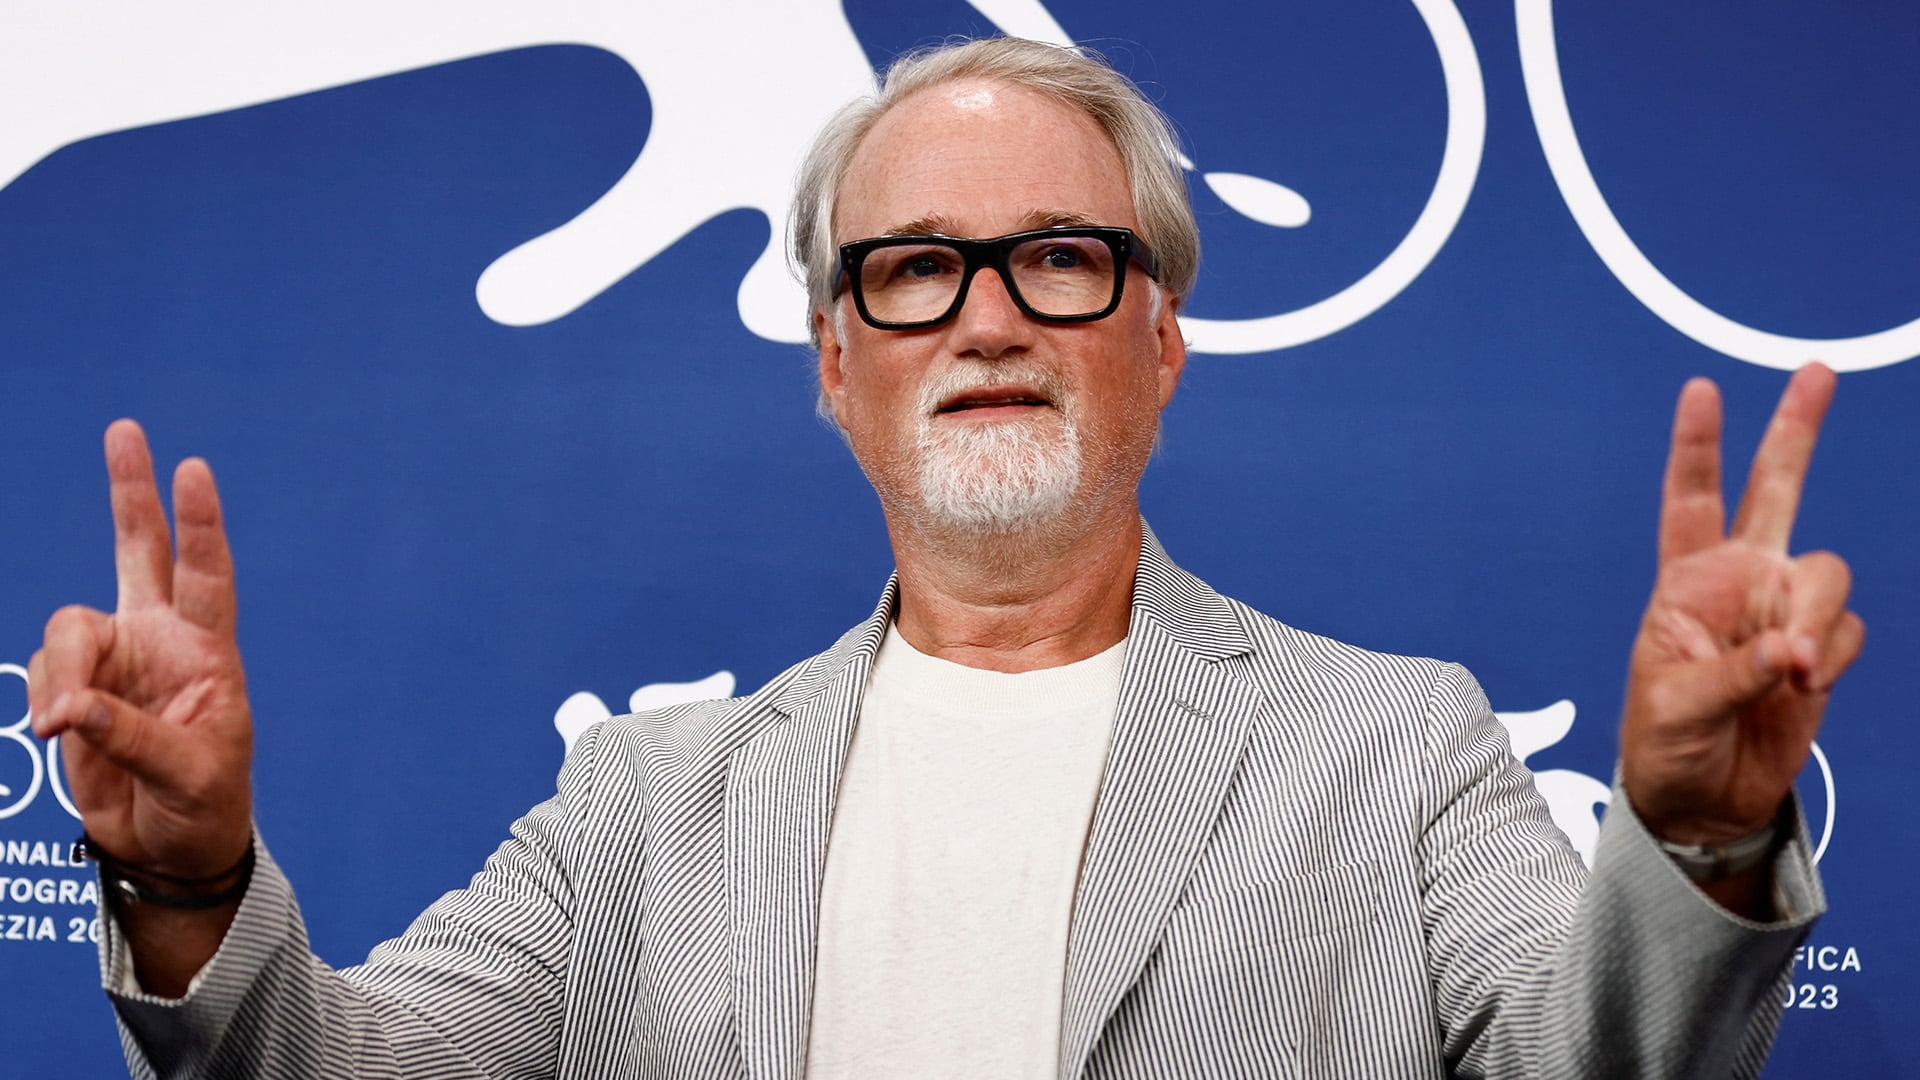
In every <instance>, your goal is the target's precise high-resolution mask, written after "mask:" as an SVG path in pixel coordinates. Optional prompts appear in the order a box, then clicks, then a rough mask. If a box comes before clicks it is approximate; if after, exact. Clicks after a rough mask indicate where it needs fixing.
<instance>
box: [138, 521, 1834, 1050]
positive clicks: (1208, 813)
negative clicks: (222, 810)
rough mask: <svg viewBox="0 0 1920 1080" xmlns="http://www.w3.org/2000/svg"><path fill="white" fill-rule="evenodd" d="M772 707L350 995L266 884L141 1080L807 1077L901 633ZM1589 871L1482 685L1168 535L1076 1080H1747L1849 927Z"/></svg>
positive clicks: (1109, 804)
mask: <svg viewBox="0 0 1920 1080" xmlns="http://www.w3.org/2000/svg"><path fill="white" fill-rule="evenodd" d="M894 600H895V594H894V588H893V586H892V585H891V584H889V586H888V588H887V590H886V592H885V594H884V595H883V596H882V598H881V601H880V604H879V606H878V607H877V608H876V609H875V610H874V613H873V616H872V617H871V618H870V619H868V620H867V621H866V622H864V623H862V624H861V625H859V626H857V627H855V628H854V629H853V630H851V631H849V632H848V633H847V634H846V635H845V636H844V637H843V638H841V639H840V641H839V642H838V643H836V644H835V645H834V646H833V647H832V648H831V649H829V650H827V651H826V652H824V653H821V654H820V655H818V656H815V657H812V658H811V659H808V660H806V661H804V662H802V663H800V664H798V665H796V666H795V667H793V668H792V669H790V670H788V671H787V672H785V673H783V674H781V675H780V676H779V677H777V678H775V679H774V680H773V681H772V682H770V683H768V684H767V685H766V686H765V687H764V688H762V689H761V690H759V691H758V692H756V693H754V694H753V695H751V696H749V697H746V698H739V699H733V700H728V701H711V702H704V703H700V704H695V705H689V706H681V707H676V708H672V709H667V710H663V711H658V712H653V713H648V714H642V715H637V716H628V717H621V718H617V719H614V720H611V721H608V722H606V723H604V724H602V725H599V726H598V727H596V728H594V729H592V730H590V731H588V732H587V733H586V734H585V735H584V736H582V738H581V739H580V741H579V743H578V744H577V745H576V747H575V749H574V751H573V753H572V754H571V755H570V756H569V758H568V761H567V763H566V765H565V767H564V768H563V770H562V772H561V774H560V781H559V789H558V792H557V793H556V794H555V795H554V797H553V798H552V799H550V800H548V801H547V802H545V803H543V804H541V805H540V806H538V807H536V808H534V809H533V810H532V811H531V812H529V813H528V814H527V815H526V816H525V817H524V818H522V819H521V820H520V821H518V822H516V823H515V824H514V826H513V829H512V836H511V838H510V839H509V840H508V841H507V842H506V843H505V844H503V845H502V846H501V848H500V849H499V851H498V852H496V853H495V854H494V855H493V856H492V857H491V858H490V859H489V860H488V862H487V864H486V866H485V868H484V869H482V871H481V872H480V873H479V874H478V875H476V876H475V877H474V879H473V881H472V883H471V884H470V885H468V886H467V887H466V888H464V889H461V890H458V891H456V892H452V893H449V894H447V895H446V896H445V897H443V898H442V899H441V900H439V901H437V902H436V903H434V904H433V905H432V906H431V907H430V908H428V909H427V911H426V912H424V913H423V914H422V915H421V916H420V917H419V919H418V920H417V921H416V922H415V923H414V924H413V926H412V927H411V928H410V929H408V930H407V931H406V933H405V934H403V935H402V936H401V937H399V938H397V939H395V940H393V941H389V942H387V943H385V944H383V945H381V946H380V947H378V948H377V949H375V950H374V952H373V953H372V955H371V956H369V957H368V960H367V962H366V963H365V964H364V965H362V966H360V967H356V968H351V969H348V970H345V971H341V972H335V971H332V970H330V969H328V968H327V967H326V966H325V965H323V964H322V963H321V962H320V961H319V960H318V959H316V958H315V957H314V956H313V955H312V954H311V951H310V950H309V949H308V946H307V942H306V936H305V931H304V929H303V925H302V923H301V921H300V915H299V911H298V908H297V906H296V904H295V902H294V898H293V894H292V891H291V889H290V887H289V885H288V884H287V881H286V879H285V877H284V876H283V875H282V874H281V873H280V871H279V870H278V868H277V867H276V866H275V864H274V862H273V860H272V859H271V858H270V857H269V856H268V855H267V854H266V853H265V849H264V847H262V848H260V851H261V856H260V860H259V868H258V869H257V870H256V876H255V879H254V882H253V885H252V887H251V889H250V891H249V893H248V895H247V897H246V899H245V901H244V903H243V904H242V906H241V909H240V913H239V915H238V916H237V918H236V920H235V922H234V925H233V928H232V930H231V931H230V932H229V934H228V937H227V940H226V942H225V944H224V945H223V946H222V948H221V950H220V952H219V954H218V955H217V956H216V957H215V958H214V960H213V961H211V962H210V963H209V965H208V966H207V968H206V969H205V970H204V971H203V972H202V973H201V975H200V978H199V980H198V982H197V983H196V985H195V987H194V989H193V990H191V991H190V993H189V994H188V995H187V997H186V998H184V999H182V1000H180V1001H163V1000H159V999H155V998H151V997H149V996H146V995H143V994H139V993H121V992H119V991H120V990H121V989H122V988H123V987H124V986H125V985H126V984H125V983H123V981H122V980H124V979H126V978H127V971H128V959H127V956H126V949H125V945H124V942H123V940H122V939H121V937H120V935H119V934H118V932H117V931H116V930H114V929H112V928H111V927H110V928H109V931H108V933H107V935H106V937H105V941H104V944H103V946H102V956H103V964H104V966H105V968H106V981H107V986H108V988H109V992H110V994H111V995H112V996H113V998H114V1001H115V1005H116V1009H117V1012H118V1015H119V1017H120V1021H121V1028H122V1039H123V1042H124V1043H125V1045H126V1047H127V1050H128V1055H129V1061H130V1063H131V1064H132V1067H133V1071H134V1073H135V1075H138V1076H143V1077H150V1076H163V1077H175V1076H210V1077H243V1076H244V1077H255V1076H269V1077H302V1078H305V1077H355V1078H361V1077H403V1076H404V1077H448V1078H452V1077H551V1076H567V1077H620V1078H628V1077H631V1078H641V1077H646V1078H665V1077H689V1078H692V1077H699V1078H708V1077H711V1078H719V1077H751V1078H755V1080H787V1078H797V1077H799V1075H800V1074H801V1072H802V1071H803V1069H804V1064H805V1060H806V1042H807V1022H808V1016H809V1010H810V1000H809V998H810V994H811V989H812V971H813V952H814V936H815V915H816V910H817V902H818V898H819V888H820V878H821V871H822V867H823V865H824V860H825V856H826V843H827V835H828V825H829V822H830V820H831V816H832V813H833V800H834V791H835V787H836V784H837V781H838V778H839V775H840V766H841V762H842V759H843V757H844V755H845V752H846V748H847V745H848V741H849V738H850V736H851V734H852V731H853V726H854V723H855V719H856V717H857V714H858V711H859V703H860V698H861V693H862V690H863V688H864V686H865V684H866V678H867V672H868V668H869V665H870V664H871V662H872V660H873V657H874V654H875V652H876V650H877V649H878V648H879V645H880V641H881V639H882V636H883V634H884V632H885V629H886V626H887V623H888V620H889V619H890V618H891V617H892V613H893V609H894ZM1614 808H1615V809H1614V810H1613V811H1612V812H1611V813H1610V814H1609V815H1608V817H1607V819H1606V821H1605V823H1604V825H1603V828H1602V831H1601V838H1600V841H1599V851H1598V856H1597V858H1596V863H1597V865H1598V869H1597V872H1596V873H1595V874H1594V876H1593V877H1592V878H1591V880H1586V879H1585V873H1584V871H1583V870H1582V868H1581V865H1580V863H1579V860H1578V858H1577V857H1576V856H1575V855H1574V853H1573V851H1572V850H1571V849H1570V848H1569V846H1568V845H1567V843H1566V840H1565V839H1564V838H1563V837H1562V836H1561V835H1560V834H1559V832H1558V831H1557V830H1556V829H1555V828H1554V827H1553V825H1552V823H1551V821H1550V819H1549V817H1548V814H1547V810H1546V807H1545V804H1544V803H1543V801H1542V800H1541V798H1540V796H1539V795H1538V793H1537V792H1536V791H1535V789H1534V786H1533V783H1532V780H1531V777H1530V775H1529V774H1528V773H1527V772H1526V771H1525V770H1524V769H1523V768H1522V767H1521V766H1520V765H1518V764H1517V763H1516V762H1515V761H1514V760H1513V758H1512V756H1511V754H1510V753H1509V751H1508V749H1507V745H1506V740H1505V735H1504V733H1503V731H1502V729H1501V728H1500V727H1499V725H1498V724H1497V723H1496V721H1495V720H1494V718H1493V716H1492V714H1491V712H1490V711H1489V709H1488V706H1487V702H1486V700H1485V698H1484V697H1483V696H1482V694H1481V693H1480V691H1479V689H1478V687H1477V686H1476V685H1475V684H1474V682H1473V680H1472V678H1471V677H1470V676H1469V675H1467V674H1466V672H1465V671H1463V670H1462V669H1460V668H1458V667H1455V666H1452V665H1448V664H1443V663H1439V662H1436V661H1432V660H1421V659H1409V658H1405V657H1398V656H1387V655H1382V654H1378V653H1371V652H1366V651H1363V650H1360V649H1355V648H1352V647H1350V646H1345V645H1341V644H1338V643H1335V642H1332V641H1329V640H1327V639H1324V638H1320V637H1316V636H1314V635H1311V634H1307V633H1303V632H1301V631H1298V630H1294V629H1291V628H1289V627H1287V626H1284V625H1282V624H1280V623H1278V622H1275V621H1274V620H1272V619H1270V618H1268V617H1266V616H1264V615H1261V614H1260V613H1258V612H1256V611H1253V610H1252V609H1250V608H1248V607H1246V606H1244V605H1242V604H1239V603H1237V602H1235V601H1232V600H1229V599H1226V598H1224V597H1222V596H1220V595H1219V594H1218V593H1215V592H1214V591H1213V590H1211V589H1209V588H1208V587H1207V586H1206V585H1204V584H1202V583H1201V582H1200V581H1198V580H1196V579H1195V578H1193V577H1191V576H1189V575H1187V574H1186V573H1184V572H1183V571H1181V570H1180V569H1178V568H1177V567H1175V566H1174V565H1173V564H1172V563H1171V562H1170V561H1169V560H1168V559H1167V557H1166V556H1165V554H1164V553H1163V552H1162V551H1161V550H1160V548H1159V547H1158V545H1157V544H1156V543H1155V542H1154V541H1153V539H1152V537H1151V535H1150V534H1149V535H1148V537H1147V538H1146V541H1145V543H1144V545H1143V551H1142V556H1141V559H1140V565H1139V570H1138V574H1137V579H1136V582H1135V591H1134V599H1133V613H1132V624H1131V630H1130V638H1129V644H1128V649H1127V658H1126V670H1125V674H1124V676H1123V681H1122V691H1121V697H1120V706H1119V712H1118V716H1117V717H1116V720H1115V727H1114V731H1113V737H1112V744H1111V750H1110V755H1109V760H1108V762H1107V765H1106V771H1105V774H1104V777H1103V780H1102V786H1101V790H1100V795H1099V801H1098V805H1097V807H1096V809H1095V812H1094V819H1093V825H1092V831H1091V835H1090V839H1089V846H1088V850H1087V854H1086V859H1085V863H1084V867H1083V870H1082V874H1081V881H1080V885H1079V891H1078V895H1077V899H1076V902H1075V905H1074V910H1073V915H1072V925H1071V930H1070V940H1069V947H1068V956H1067V962H1066V981H1065V1009H1064V1014H1063V1020H1062V1031H1061V1058H1060V1076H1061V1077H1063V1078H1067V1077H1080V1076H1085V1077H1216V1076H1218V1077H1231V1076H1260V1077H1320V1076H1340V1077H1439V1076H1445V1075H1489V1076H1526V1077H1563V1076H1609V1077H1612V1076H1656V1075H1696V1074H1697V1075H1716V1076H1718V1075H1727V1074H1729V1073H1734V1074H1740V1075H1753V1074H1755V1073H1757V1072H1758V1071H1759V1068H1760V1065H1761V1063H1762V1061H1763V1059H1764V1057H1765V1054H1766V1050H1767V1047H1768V1045H1769V1044H1770V1041H1771V1039H1772V1036H1773V1032H1774V1028H1775V1026H1776V1024H1777V1023H1778V1020H1779V1009H1780V1004H1779V1000H1780V999H1779V993H1780V982H1781V980H1783V979H1784V978H1785V977H1786V976H1787V974H1788V972H1789V970H1790V968H1789V962H1790V959H1791V956H1792V953H1793V949H1794V947H1795V946H1796V945H1797V944H1798V943H1799V942H1800V940H1801V939H1802V937H1803V936H1804V934H1805V932H1806V930H1807V928H1808V926H1809V925H1810V923H1811V921H1812V918H1813V917H1814V916H1815V915H1817V914H1818V912H1819V910H1820V909H1821V907H1822V904H1823V900H1822V896H1821V892H1820V886H1819V883H1818V880H1817V878H1816V877H1815V876H1814V875H1813V872H1812V868H1811V865H1812V864H1811V861H1810V860H1809V858H1808V851H1807V845H1806V837H1805V830H1804V827H1803V828H1802V829H1801V830H1800V833H1799V835H1798V836H1797V837H1796V838H1795V839H1794V840H1793V841H1792V842H1791V843H1790V844H1789V845H1788V847H1787V849H1786V851H1785V852H1784V853H1783V855H1782V856H1781V858H1780V860H1779V861H1778V863H1777V864H1776V877H1777V880H1778V883H1779V884H1778V886H1777V888H1776V893H1777V894H1778V896H1777V899H1778V901H1779V903H1780V906H1781V909H1782V910H1783V911H1784V912H1786V914H1787V917H1786V918H1783V919H1782V921H1780V922H1778V923H1773V924H1767V925H1760V924H1754V923H1749V922H1746V921H1743V920H1740V919H1737V918H1734V917H1732V916H1730V915H1727V914H1725V913H1723V912H1722V911H1721V910H1720V909H1718V908H1716V907H1714V906H1713V905H1712V904H1711V903H1710V902H1709V901H1708V900H1707V899H1706V898H1705V897H1704V896H1703V895H1701V894H1700V893H1699V892H1697V891H1696V890H1695V889H1694V888H1693V887H1692V886H1691V885H1690V884H1689V883H1688V882H1687V881H1686V880H1685V879H1684V878H1683V877H1682V876H1681V875H1680V874H1679V873H1678V872H1677V871H1676V870H1675V869H1674V867H1673V866H1671V865H1670V864H1669V863H1668V861H1667V860H1666V858H1665V857H1664V856H1663V855H1661V854H1660V853H1659V851H1658V849H1657V848H1655V847H1654V846H1653V845H1652V843H1651V842H1650V840H1649V838H1648V837H1647V835H1646V833H1645V832H1644V830H1643V829H1642V828H1641V826H1640V825H1639V824H1638V823H1637V822H1636V821H1635V820H1634V818H1633V817H1632V815H1631V813H1630V811H1628V809H1627V803H1626V800H1625V799H1623V798H1616V799H1615V800H1614Z"/></svg>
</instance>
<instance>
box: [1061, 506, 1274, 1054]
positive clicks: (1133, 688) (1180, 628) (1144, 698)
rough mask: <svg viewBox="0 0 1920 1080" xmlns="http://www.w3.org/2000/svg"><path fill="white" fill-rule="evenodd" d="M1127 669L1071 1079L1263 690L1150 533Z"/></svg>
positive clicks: (1075, 954)
mask: <svg viewBox="0 0 1920 1080" xmlns="http://www.w3.org/2000/svg"><path fill="white" fill-rule="evenodd" d="M1133 603H1134V610H1133V617H1132V626H1131V629H1130V631H1129V635H1128V642H1127V665H1126V673H1125V674H1124V675H1123V676H1122V680H1121V693H1120V707H1119V712H1118V715H1117V716H1116V717H1115V720H1114V731H1113V746H1112V749H1111V751H1110V752H1109V755H1108V760H1107V768H1106V773H1105V776H1104V777H1103V779H1102V781H1101V788H1100V797H1099V802H1098V805H1097V806H1096V807H1095V810H1094V817H1093V828H1092V833H1091V835H1090V837H1089V839H1088V843H1087V854H1086V861H1085V863H1084V865H1083V867H1082V869H1081V875H1080V888H1079V893H1078V895H1077V897H1076V899H1075V902H1074V910H1073V922H1072V927H1071V931H1070V936H1069V939H1068V946H1067V977H1066V988H1065V1001H1064V1011H1063V1013H1062V1017H1061V1045H1060V1075H1061V1076H1062V1077H1063V1078H1070V1077H1075V1076H1078V1075H1079V1074H1080V1072H1081V1070H1082V1069H1083V1068H1084V1067H1085V1065H1086V1061H1087V1058H1088V1056H1089V1055H1090V1054H1091V1053H1092V1051H1093V1047H1094V1044H1095V1043H1096V1042H1097V1041H1098V1039H1099V1035H1100V1031H1101V1029H1102V1028H1103V1027H1104V1026H1105V1024H1106V1022H1107V1019H1108V1018H1109V1017H1110V1016H1111V1015H1112V1014H1113V1011H1114V1009H1115V1008H1116V1007H1117V1006H1118V1005H1119V1003H1120V1000H1121V999H1122V998H1123V997H1125V996H1126V993H1127V991H1128V989H1129V988H1131V987H1132V985H1133V983H1134V982H1135V980H1137V979H1138V978H1139V976H1140V971H1141V969H1142V967H1143V966H1144V965H1145V964H1146V961H1147V958H1148V957H1149V956H1151V955H1152V953H1153V950H1154V948H1155V947H1156V945H1157V943H1158V941H1159V938H1160V933H1161V930H1162V929H1163V928H1164V927H1165V925H1166V922H1167V917H1168V915H1169V913H1170V912H1171V911H1172V909H1173V906H1174V903H1175V901H1177V900H1178V899H1179V897H1180V894H1181V891H1182V890H1183V889H1184V888H1185V886H1186V882H1187V878H1188V876H1189V875H1190V874H1191V872H1192V870H1193V867H1194V864H1195V863H1196V862H1197V860H1198V859H1199V857H1200V854H1201V852H1202V851H1203V850H1204V849H1205V847H1206V843H1207V838H1208V836H1209V834H1210V833H1211V831H1212V828H1213V822H1214V819H1215V817H1216V816H1217V815H1218V813H1219V810H1220V807H1221V804H1222V802H1223V801H1224V800H1225V798H1226V794H1227V790H1228V788H1229V786H1230V785H1231V784H1232V781H1233V777H1234V775H1235V773H1236V771H1237V770H1238V768H1239V764H1240V756H1241V752H1242V750H1243V748H1244V747H1245V745H1246V739H1247V732H1248V729H1249V727H1250V724H1251V720H1252V718H1253V716H1255V715H1256V714H1258V713H1260V712H1262V711H1264V710H1265V709H1266V707H1267V702H1266V700H1265V696H1264V695H1263V694H1262V693H1261V692H1260V691H1259V690H1257V689H1256V688H1254V687H1252V686H1251V685H1249V684H1247V683H1245V682H1244V681H1242V680H1240V679H1238V678H1236V677H1235V676H1233V675H1231V674H1229V673H1228V672H1226V671H1224V670H1222V667H1223V665H1221V664H1220V663H1219V661H1220V660H1221V659H1223V658H1225V657H1227V656H1232V655H1237V654H1240V653H1243V652H1246V651H1247V650H1248V649H1249V648H1250V647H1251V642H1250V641H1249V640H1248V639H1247V636H1246V632H1245V630H1244V629H1243V628H1242V626H1241V625H1240V623H1239V621H1238V620H1237V619H1236V618H1234V617H1233V615H1232V612H1231V610H1230V609H1229V608H1228V606H1227V604H1226V601H1225V600H1223V599H1222V598H1221V597H1220V595H1219V594H1217V593H1215V592H1213V591H1212V590H1211V589H1209V588H1207V587H1206V586H1205V585H1203V584H1201V583H1200V582H1199V581H1197V580H1196V579H1194V578H1192V577H1190V576H1189V575H1187V574H1186V573H1185V572H1183V571H1181V570H1179V569H1178V568H1177V567H1174V566H1173V564H1172V563H1171V562H1169V561H1168V560H1167V558H1166V555H1165V553H1164V552H1162V551H1161V550H1160V547H1159V545H1158V543H1157V542H1156V541H1155V540H1154V538H1153V535H1152V533H1151V532H1149V533H1147V535H1146V542H1145V544H1144V545H1143V548H1142V552H1141V562H1140V571H1139V573H1138V574H1137V575H1136V579H1135V583H1134V601H1133Z"/></svg>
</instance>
